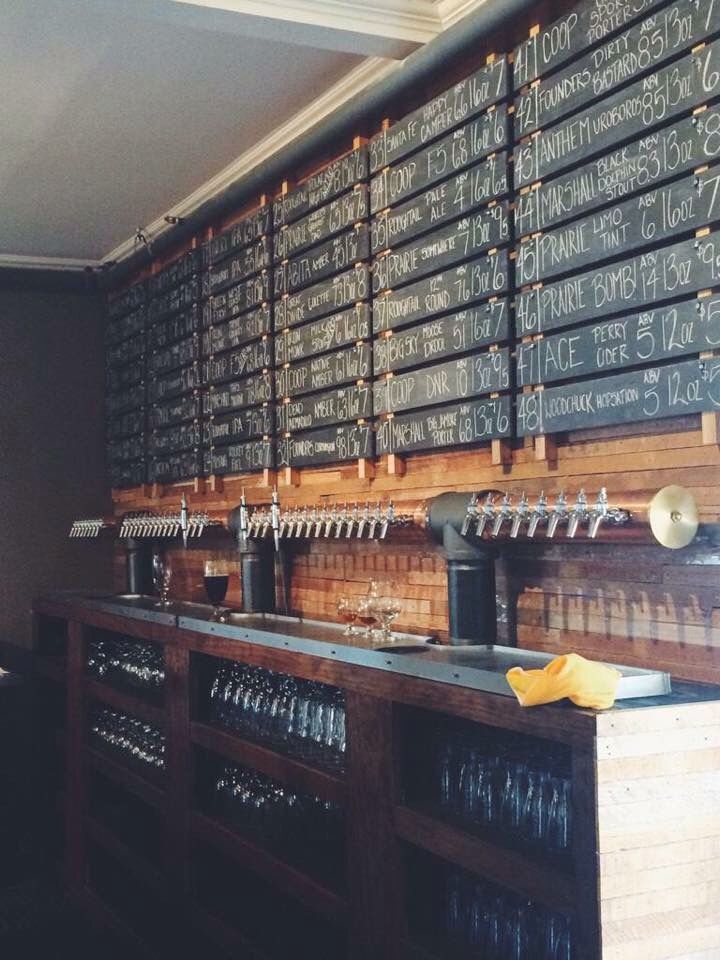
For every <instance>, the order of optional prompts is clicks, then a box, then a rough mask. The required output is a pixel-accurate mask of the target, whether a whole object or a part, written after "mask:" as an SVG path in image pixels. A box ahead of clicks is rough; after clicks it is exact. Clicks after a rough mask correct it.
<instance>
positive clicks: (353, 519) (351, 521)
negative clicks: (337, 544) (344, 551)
mask: <svg viewBox="0 0 720 960" xmlns="http://www.w3.org/2000/svg"><path fill="white" fill-rule="evenodd" d="M357 522H358V505H357V501H356V502H355V506H354V507H353V508H352V512H351V513H350V514H349V515H348V524H347V531H346V533H345V539H346V540H349V539H350V537H351V536H352V533H353V530H354V529H355V524H356V523H357Z"/></svg>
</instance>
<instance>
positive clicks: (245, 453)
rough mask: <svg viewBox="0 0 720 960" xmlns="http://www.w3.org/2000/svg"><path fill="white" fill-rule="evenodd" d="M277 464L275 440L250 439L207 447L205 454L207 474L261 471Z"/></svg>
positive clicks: (204, 462)
mask: <svg viewBox="0 0 720 960" xmlns="http://www.w3.org/2000/svg"><path fill="white" fill-rule="evenodd" d="M274 466H275V441H274V440H271V439H268V440H264V439H263V440H249V441H247V443H230V444H227V445H226V446H221V447H210V448H206V449H205V451H204V454H203V469H204V473H205V475H206V476H207V475H212V474H216V475H217V476H227V475H228V474H249V473H261V472H262V471H263V470H271V469H272V468H273V467H274Z"/></svg>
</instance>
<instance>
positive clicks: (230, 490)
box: [115, 417, 720, 682]
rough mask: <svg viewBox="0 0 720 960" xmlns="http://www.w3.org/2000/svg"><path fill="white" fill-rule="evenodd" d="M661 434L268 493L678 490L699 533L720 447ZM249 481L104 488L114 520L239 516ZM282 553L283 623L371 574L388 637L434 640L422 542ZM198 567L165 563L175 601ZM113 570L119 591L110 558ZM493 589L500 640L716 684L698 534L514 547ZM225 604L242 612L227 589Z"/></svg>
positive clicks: (563, 442)
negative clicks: (160, 514)
mask: <svg viewBox="0 0 720 960" xmlns="http://www.w3.org/2000/svg"><path fill="white" fill-rule="evenodd" d="M660 427H661V428H662V432H656V433H643V434H641V435H632V434H628V435H626V436H622V437H610V436H607V432H608V431H603V432H602V433H601V432H600V431H596V432H595V434H594V435H591V434H589V433H586V434H584V435H578V436H575V437H573V436H568V437H565V438H560V442H559V444H558V451H557V460H556V461H555V462H546V461H537V460H536V459H535V457H534V453H533V449H532V447H530V446H529V445H525V444H519V445H518V446H517V448H516V449H515V450H513V456H512V463H511V464H509V465H506V466H504V467H499V466H493V465H492V464H491V458H490V450H489V448H487V447H485V448H482V447H481V448H478V449H476V450H472V451H462V452H456V451H455V452H438V453H432V454H427V455H415V456H412V457H408V458H407V461H406V467H407V469H406V473H405V476H403V477H397V476H390V475H388V474H387V471H386V468H385V463H384V462H382V461H381V462H379V464H378V468H377V471H376V475H375V478H374V479H372V480H359V479H358V478H357V469H356V467H355V465H354V464H353V465H347V466H343V467H337V468H331V469H317V468H307V469H304V470H301V471H299V480H300V483H299V486H292V487H288V486H283V485H280V487H279V492H280V497H281V501H282V503H283V504H284V505H294V504H301V505H302V504H308V503H313V502H319V501H321V500H322V499H323V498H329V499H330V500H331V501H334V500H336V499H337V500H339V501H340V502H344V501H346V500H347V501H349V502H350V503H353V502H354V501H355V500H360V501H364V500H366V499H371V500H377V499H380V498H382V499H388V498H392V499H393V501H394V503H395V506H396V508H397V509H398V510H404V509H405V508H407V509H409V510H412V509H413V508H414V507H415V506H416V505H417V504H418V503H419V502H421V501H423V500H425V499H427V498H429V497H432V496H435V495H437V494H439V493H442V492H444V491H447V490H458V491H472V490H479V489H483V488H488V487H498V488H500V489H503V490H504V489H510V490H513V491H515V492H516V493H520V492H521V491H522V490H526V491H527V492H528V494H537V493H538V492H539V491H540V490H541V489H544V490H545V491H546V493H548V494H552V493H554V492H556V491H557V490H558V489H561V488H565V489H566V490H567V491H568V493H569V494H572V495H574V494H575V493H576V492H577V490H578V489H579V487H580V486H583V487H585V489H586V490H587V491H588V493H589V494H594V492H595V491H596V490H597V489H598V487H599V486H601V485H603V484H604V485H606V486H607V487H608V492H609V494H610V497H611V499H612V500H613V502H616V503H618V504H619V505H622V495H623V493H624V492H626V491H633V490H639V489H660V488H661V487H663V486H665V485H667V484H671V483H677V484H681V485H683V486H686V487H688V488H689V489H690V490H691V491H692V492H693V494H694V495H695V497H696V498H697V500H698V503H699V505H700V510H701V519H702V520H703V522H704V523H706V524H714V523H716V522H717V520H718V517H719V515H720V485H719V483H718V481H720V450H719V449H718V447H717V446H708V445H703V443H702V437H701V432H700V424H699V418H694V417H693V418H686V419H684V420H682V421H675V422H668V423H667V424H660ZM628 429H629V428H628ZM656 429H657V425H656ZM280 479H281V480H282V475H281V477H280ZM258 483H259V478H258V477H257V476H249V477H245V478H236V479H229V478H226V479H225V482H224V485H223V490H222V492H221V493H213V492H211V491H207V492H205V493H195V492H194V489H193V486H192V485H189V486H188V485H181V484H177V485H175V486H173V487H167V488H165V490H164V491H163V496H162V497H161V498H158V499H153V498H152V497H150V496H144V495H143V493H148V492H149V491H148V490H146V491H142V490H133V491H116V494H115V508H116V511H117V512H118V513H122V512H124V511H125V510H129V509H138V508H144V507H147V508H154V509H169V508H170V507H174V506H177V504H178V501H179V498H180V495H181V492H182V491H183V490H184V491H185V492H186V495H187V497H188V500H189V502H190V504H191V506H192V507H198V508H199V507H201V506H205V507H207V508H209V509H212V510H220V511H225V510H230V509H231V508H232V507H234V506H236V505H237V503H238V501H239V497H240V491H241V488H242V487H245V490H246V494H247V497H248V500H249V502H251V503H258V502H266V501H267V500H268V499H269V493H270V491H269V488H267V487H261V486H258ZM709 532H710V533H712V529H710V531H709ZM292 550H293V559H292V570H291V607H292V609H293V611H294V612H295V613H297V614H299V615H302V616H306V617H316V618H320V619H333V618H334V617H335V604H336V600H337V596H338V594H339V593H341V592H342V591H344V590H348V591H352V592H364V591H365V590H366V588H367V582H368V580H369V579H370V578H372V577H375V578H382V579H393V580H395V581H396V582H397V585H398V586H397V589H398V593H399V595H400V596H401V597H402V599H403V603H404V612H403V614H402V616H401V618H400V620H399V621H398V626H400V627H402V628H405V629H408V630H417V631H426V632H432V633H437V634H439V635H441V636H442V635H446V633H447V602H446V586H445V559H444V556H443V552H442V550H441V549H440V548H439V547H437V546H435V545H434V544H432V543H431V542H430V541H429V540H428V539H427V537H426V536H425V535H424V533H422V532H421V531H419V530H416V529H413V530H411V531H398V532H397V533H395V534H393V535H391V537H390V538H389V539H388V540H387V541H386V542H384V543H382V544H379V543H367V542H365V541H363V542H359V541H352V542H349V543H348V542H347V541H345V542H340V543H334V542H329V543H325V542H323V541H320V542H318V543H314V542H313V543H311V544H309V545H304V544H303V545H300V546H297V547H296V546H295V545H293V548H292ZM206 556H207V551H206V550H201V549H197V548H195V547H193V549H190V550H188V551H187V552H184V551H182V550H176V551H174V552H173V554H172V559H173V565H174V567H175V591H176V593H177V595H178V596H181V597H184V598H188V599H191V598H192V599H197V600H201V599H203V596H204V594H203V587H202V561H203V560H204V558H205V557H206ZM116 571H117V580H118V585H119V586H120V587H122V585H123V584H124V568H123V562H122V556H121V555H118V561H117V565H116ZM498 592H499V594H500V595H501V598H502V599H503V600H504V601H505V602H507V604H508V621H509V622H508V623H507V624H502V625H501V629H500V635H501V637H502V638H504V639H508V640H509V642H517V643H518V644H519V645H520V646H523V647H533V648H539V649H544V650H548V651H550V652H553V653H557V652H567V651H568V650H575V651H578V652H580V653H583V654H586V655H588V656H592V657H596V658H598V657H602V658H603V659H615V660H618V661H621V662H625V663H629V664H638V665H641V666H658V667H662V668H663V669H666V670H669V671H670V672H672V673H673V674H675V675H676V676H679V677H686V678H689V679H696V680H709V681H714V682H720V544H719V543H718V542H717V541H715V542H713V540H712V538H711V537H708V536H705V535H703V536H702V537H700V538H699V539H698V540H697V541H696V542H695V543H694V544H693V545H691V546H690V547H688V548H686V549H684V550H679V551H670V550H666V549H664V548H662V547H659V546H654V545H653V546H649V545H646V546H643V545H638V544H623V545H617V544H607V543H605V544H604V543H588V542H587V541H586V540H585V539H584V538H579V539H578V542H577V543H574V544H562V545H561V544H559V543H556V544H550V545H546V544H542V543H540V544H532V545H529V544H526V545H522V546H521V545H520V544H518V545H512V546H511V547H508V549H507V552H506V553H505V555H504V557H503V559H502V560H501V561H500V564H499V577H498ZM229 599H230V600H231V601H234V602H240V594H239V585H238V583H237V581H236V580H234V582H233V584H232V587H231V591H230V597H229Z"/></svg>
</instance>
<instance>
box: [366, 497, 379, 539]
mask: <svg viewBox="0 0 720 960" xmlns="http://www.w3.org/2000/svg"><path fill="white" fill-rule="evenodd" d="M379 520H380V501H379V500H378V502H377V506H376V507H375V510H374V511H373V512H372V514H371V515H370V526H369V528H368V539H369V540H374V539H375V530H376V529H377V525H378V522H379Z"/></svg>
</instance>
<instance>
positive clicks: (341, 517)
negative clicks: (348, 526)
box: [335, 503, 347, 540]
mask: <svg viewBox="0 0 720 960" xmlns="http://www.w3.org/2000/svg"><path fill="white" fill-rule="evenodd" d="M346 520H347V503H344V504H343V506H342V510H341V511H340V512H339V513H338V518H337V523H336V524H335V539H336V540H339V539H340V534H341V533H342V529H343V527H344V526H345V523H346Z"/></svg>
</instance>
